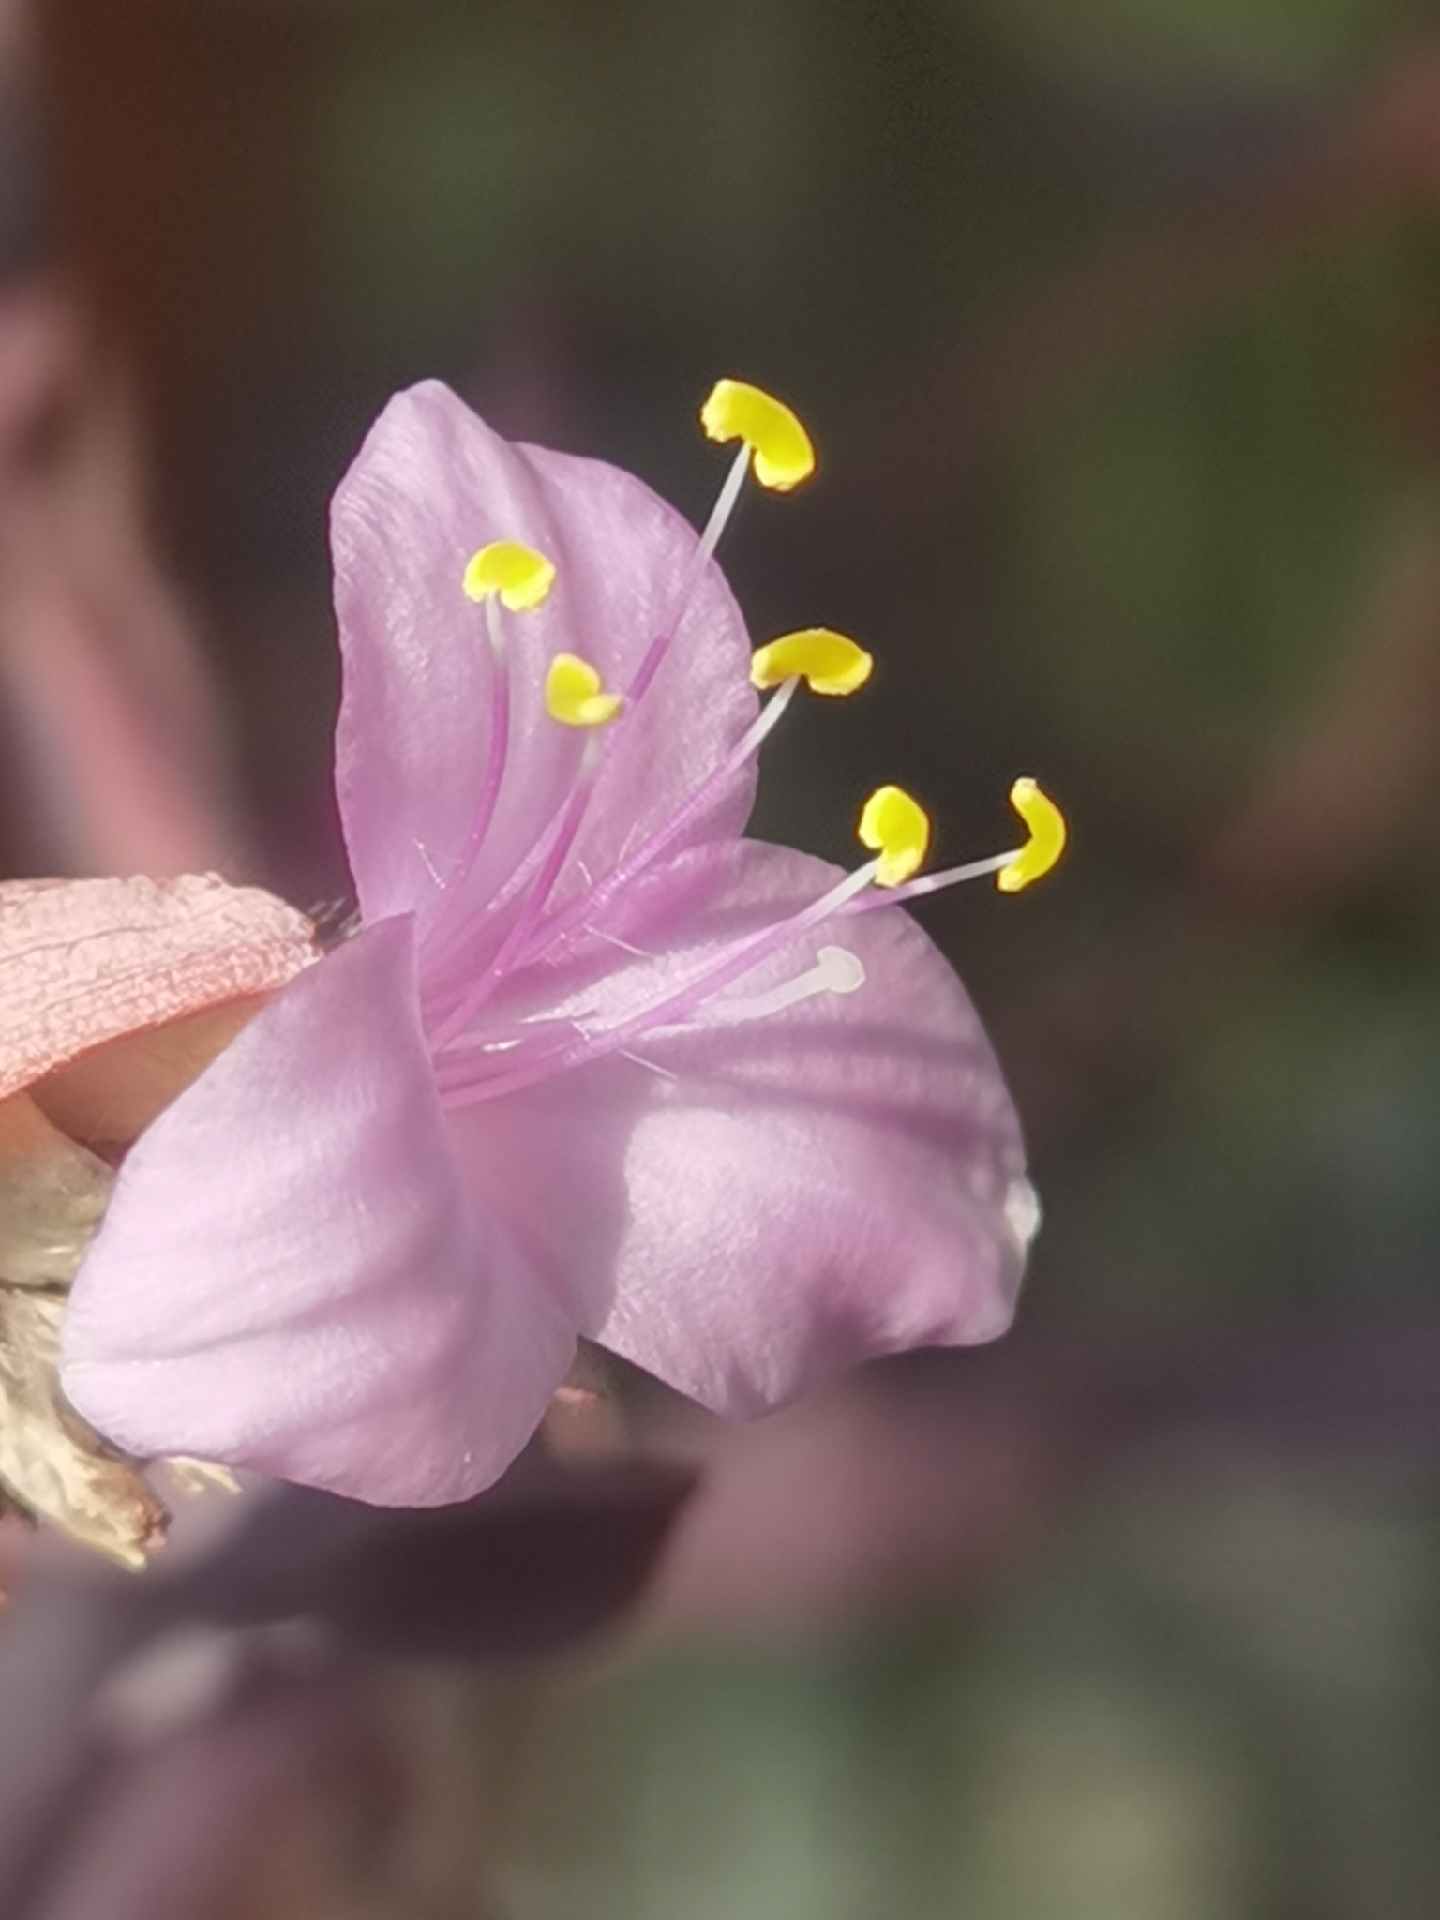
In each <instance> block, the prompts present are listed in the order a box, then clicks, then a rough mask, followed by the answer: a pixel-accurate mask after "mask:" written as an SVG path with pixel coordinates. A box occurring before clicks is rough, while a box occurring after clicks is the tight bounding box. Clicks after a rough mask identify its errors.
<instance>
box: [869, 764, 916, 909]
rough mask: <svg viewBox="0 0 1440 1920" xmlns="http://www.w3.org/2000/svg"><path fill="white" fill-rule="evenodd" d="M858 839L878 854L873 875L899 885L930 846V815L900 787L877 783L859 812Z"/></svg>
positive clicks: (880, 881)
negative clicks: (884, 785)
mask: <svg viewBox="0 0 1440 1920" xmlns="http://www.w3.org/2000/svg"><path fill="white" fill-rule="evenodd" d="M860 839H861V843H862V844H863V845H864V846H867V847H869V848H870V850H871V852H872V853H878V854H879V856H880V859H879V861H878V862H877V865H876V872H875V879H876V881H877V883H878V884H879V885H880V886H882V887H898V886H899V885H900V884H901V882H902V881H904V880H908V879H909V878H910V876H911V874H912V873H916V872H918V871H919V868H920V866H921V864H922V862H923V861H924V859H925V855H926V852H927V851H928V849H929V846H930V816H929V814H927V813H926V811H925V809H924V808H923V807H922V806H921V805H920V802H919V801H918V800H912V799H911V798H910V795H909V794H908V793H906V791H905V789H904V788H903V787H877V788H876V789H875V791H874V793H872V794H871V796H870V798H869V799H868V800H867V801H866V802H865V806H864V809H863V811H862V812H861V815H860Z"/></svg>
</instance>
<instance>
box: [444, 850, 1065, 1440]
mask: <svg viewBox="0 0 1440 1920" xmlns="http://www.w3.org/2000/svg"><path fill="white" fill-rule="evenodd" d="M682 865H683V866H685V867H686V868H689V869H693V868H695V867H697V866H711V867H714V868H717V869H718V873H717V874H716V875H714V876H712V878H713V879H714V881H715V884H714V885H713V886H712V888H711V889H710V890H709V891H710V895H711V897H710V903H709V905H708V906H707V907H706V908H705V909H704V910H703V911H702V912H700V913H699V914H697V916H696V917H695V919H694V920H693V921H692V922H691V923H690V924H689V925H687V927H686V928H685V930H684V940H683V944H680V945H675V946H672V948H671V950H670V951H669V952H667V953H666V954H665V955H664V957H663V959H662V960H659V961H657V962H656V963H655V964H654V965H653V966H647V965H646V964H645V963H638V964H637V965H635V966H634V967H631V968H627V969H626V970H625V971H623V972H620V973H614V974H612V975H611V977H610V978H609V979H608V980H607V981H605V982H604V983H602V984H601V985H600V986H598V987H595V988H593V989H592V994H591V1001H592V1005H596V1006H601V1005H603V1006H604V1007H605V1008H607V1009H613V1010H618V1009H619V1008H621V1007H623V1006H625V1005H627V1004H630V1005H633V1004H635V1003H636V1002H637V1001H643V1000H645V999H648V998H651V997H658V994H659V993H660V992H662V991H665V990H668V989H669V988H670V987H671V986H673V984H674V982H675V981H676V979H677V978H680V977H684V976H685V975H686V974H688V973H690V972H691V971H692V970H693V969H695V968H696V967H697V966H698V965H700V964H703V962H704V961H705V959H706V958H707V956H710V955H713V954H714V953H715V952H717V951H719V949H720V948H721V947H722V946H723V945H724V944H726V943H728V942H729V941H732V940H734V939H735V938H736V937H737V936H742V935H744V934H745V933H747V932H749V931H753V930H755V929H758V928H762V927H765V926H769V925H771V924H773V923H774V922H775V921H776V920H778V919H780V918H782V917H784V916H785V915H786V914H788V913H791V912H794V911H796V910H797V909H798V908H800V907H801V906H803V905H805V904H807V903H808V902H809V901H811V900H813V899H815V898H817V897H818V896H819V895H820V894H821V893H823V892H824V891H825V889H826V888H827V887H828V886H830V885H831V884H833V882H834V880H835V879H836V878H837V875H836V872H835V870H834V869H833V868H830V867H827V866H825V865H824V864H823V863H822V862H820V861H817V860H813V859H810V858H808V857H807V856H805V855H803V854H797V853H792V852H790V851H788V850H785V849H781V848H776V847H768V846H761V845H759V844H758V843H755V842H740V843H736V844H733V845H730V846H727V847H724V848H712V849H709V850H706V851H703V852H701V853H695V854H692V855H690V856H689V857H688V858H687V860H686V861H685V862H683V863H682ZM677 884H678V879H677ZM832 944H833V945H838V946H841V947H844V948H845V949H847V950H848V951H849V952H850V953H851V954H853V955H855V956H856V957H857V958H858V959H859V960H860V961H861V962H862V964H863V966H864V969H865V976H866V977H865V984H864V986H863V987H861V988H860V989H859V990H858V991H857V992H854V993H852V994H848V995H836V994H832V993H822V994H819V995H817V996H815V997H814V998H811V999H808V1000H804V1001H802V1002H800V1003H799V1004H797V1005H795V1006H793V1007H791V1008H789V1009H788V1010H786V1011H784V1012H771V1013H768V1014H766V1015H765V1016H764V1017H763V1018H758V1019H755V1020H753V1021H748V1020H746V1019H745V1018H744V1017H743V1015H744V1003H745V1001H746V1000H753V999H754V998H756V997H757V996H759V995H762V994H764V993H766V992H767V991H768V990H771V989H774V988H775V987H777V986H779V985H781V984H783V983H784V982H785V981H787V980H791V979H793V978H795V977H796V976H797V975H799V974H802V973H804V972H805V971H806V970H807V968H809V967H810V966H811V965H812V963H813V961H814V958H815V954H816V951H817V949H818V948H819V947H821V946H824V945H832ZM736 1016H740V1017H738V1018H737V1017H736ZM697 1018H698V1019H699V1020H700V1021H701V1022H704V1023H705V1024H702V1025H699V1026H692V1027H691V1028H689V1029H688V1030H686V1031H684V1032H680V1031H677V1030H676V1029H674V1028H670V1029H666V1030H663V1031H659V1032H656V1033H655V1034H653V1035H651V1036H649V1037H648V1038H646V1039H636V1040H635V1041H634V1042H633V1043H632V1044H631V1045H630V1046H629V1047H628V1048H627V1055H628V1056H629V1057H619V1056H613V1057H611V1058H609V1059H606V1060H603V1061H599V1062H597V1063H594V1064H592V1065H590V1066H586V1067H582V1068H579V1069H577V1070H576V1071H574V1072H573V1073H570V1074H567V1075H563V1076H561V1077H558V1078H557V1079H555V1080H552V1081H549V1082H545V1083H542V1084H540V1085H539V1086H536V1087H533V1088H530V1089H527V1090H524V1091H519V1092H515V1093H512V1094H510V1095H508V1096H506V1097H504V1098H502V1099H498V1100H495V1101H494V1102H489V1103H482V1104H479V1105H476V1106H472V1107H468V1108H460V1109H459V1110H457V1111H456V1112H455V1113H454V1114H453V1115H452V1116H451V1118H452V1128H453V1130H454V1132H455V1135H456V1138H457V1143H458V1144H459V1147H460V1152H461V1155H462V1157H463V1159H464V1162H465V1166H466V1169H467V1172H468V1174H469V1177H470V1181H471V1184H472V1187H473V1189H474V1191H475V1192H476V1195H477V1199H478V1200H479V1203H480V1204H481V1206H482V1207H483V1208H484V1209H485V1210H486V1212H487V1213H488V1214H491V1215H493V1216H495V1217H497V1218H500V1219H503V1220H504V1221H505V1222H506V1223H507V1225H508V1227H509V1229H510V1231H511V1232H512V1234H513V1235H515V1236H516V1237H517V1238H519V1239H522V1240H523V1241H524V1243H525V1244H526V1245H527V1246H528V1247H529V1248H530V1249H531V1251H532V1252H533V1254H534V1255H535V1257H536V1259H537V1261H538V1262H539V1263H540V1264H542V1265H543V1266H545V1267H546V1268H547V1270H549V1271H550V1272H551V1274H552V1284H554V1285H559V1284H562V1283H568V1284H570V1285H572V1286H576V1287H578V1288H579V1289H580V1290H581V1294H582V1298H583V1300H584V1311H585V1312H586V1315H587V1321H586V1329H585V1330H586V1331H587V1332H590V1333H591V1334H592V1335H593V1336H594V1337H595V1338H597V1339H599V1340H601V1341H602V1342H603V1343H604V1344H605V1345H607V1346H609V1347H611V1348H613V1349H614V1350H615V1351H616V1352H618V1353H621V1354H624V1355H625V1356H626V1357H627V1358H629V1359H631V1360H634V1361H636V1362H638V1364H639V1365H641V1366H643V1367H646V1368H648V1369H649V1370H650V1371H651V1372H653V1373H656V1374H658V1375H660V1376H661V1378H663V1379H665V1380H667V1381H669V1382H670V1384H671V1385H673V1386H676V1387H678V1388H680V1389H681V1390H682V1391H683V1392H685V1393H687V1394H689V1395H691V1396H692V1397H693V1398H695V1399H697V1400H700V1401H703V1402H704V1403H705V1404H706V1405H708V1406H710V1407H712V1408H714V1409H716V1410H717V1411H719V1412H724V1413H730V1414H752V1413H756V1412H758V1411H760V1410H762V1409H764V1408H767V1407H770V1406H774V1405H775V1404H777V1403H779V1402H781V1401H784V1400H787V1399H789V1398H791V1397H793V1396H794V1395H795V1394H797V1393H799V1392H801V1391H803V1390H804V1389H805V1388H806V1387H807V1386H808V1385H810V1384H811V1383H812V1382H814V1381H815V1380H816V1379H818V1378H820V1377H822V1376H824V1375H826V1374H828V1373H831V1372H834V1371H837V1370H839V1369H840V1368H843V1367H845V1366H847V1365H850V1364H853V1363H854V1362H856V1361H858V1360H862V1359H865V1358H867V1357H870V1356H872V1355H876V1354H882V1353H889V1352H895V1351H900V1350H903V1349H908V1348H911V1347H918V1346H926V1345H936V1344H939V1345H955V1344H968V1343H970V1342H973V1341H980V1340H987V1339H990V1338H993V1337H994V1336H995V1335H997V1334H999V1333H1001V1332H1002V1331H1003V1330H1004V1328H1005V1327H1006V1326H1007V1325H1008V1323H1009V1320H1010V1316H1011V1312H1012V1310H1013V1305H1014V1297H1015V1292H1016V1289H1017V1287H1018V1284H1019V1278H1020V1270H1021V1266H1022V1264H1023V1258H1024V1250H1025V1244H1026V1241H1027V1240H1028V1236H1029V1230H1030V1228H1031V1227H1032V1226H1033V1197H1032V1196H1031V1194H1030V1189H1029V1187H1028V1185H1027V1183H1026V1182H1025V1180H1024V1150H1023V1146H1022V1142H1021V1138H1020V1131H1019V1123H1018V1121H1017V1119H1016V1116H1015V1113H1014V1110H1013V1108H1012V1106H1011V1103H1010V1098H1009V1095H1008V1094H1007V1092H1006V1089H1005V1085H1004V1081H1003V1080H1002V1078H1001V1075H1000V1070H999V1068H998V1066H997V1065H996V1062H995V1058H994V1055H993V1054H992V1052H991V1049H990V1045H989V1043H988V1041H987V1040H986V1038H985V1035H984V1033H983V1031H982V1029H981V1026H980V1022H979V1018H978V1016H977V1015H976V1013H975V1011H974V1009H973V1007H972V1006H971V1005H970V1002H969V1000H968V999H967V997H966V995H965V991H964V989H963V988H962V987H961V985H960V982H959V981H958V979H957V978H956V976H955V974H954V972H953V971H952V969H951V968H950V966H949V965H948V964H947V963H946V961H945V960H944V958H943V957H942V956H941V954H940V953H939V952H938V951H937V949H936V948H935V947H934V946H933V944H932V943H931V942H930V940H929V939H928V938H927V937H926V935H925V934H924V933H923V932H922V931H921V930H920V928H919V927H918V926H917V925H916V924H915V923H914V922H913V921H912V920H911V919H910V918H909V916H908V915H907V914H906V913H904V912H903V911H902V910H901V909H899V908H896V909H895V910H894V911H890V912H877V913H865V914H859V915H856V916H855V917H853V918H850V919H845V918H841V919H839V920H837V921H836V922H834V923H832V924H831V925H828V926H826V927H824V928H822V929H821V930H820V931H819V932H818V933H815V934H812V935H810V936H809V937H808V939H807V940H805V941H803V942H800V943H797V944H795V945H792V946H791V948H790V949H789V950H788V951H787V952H781V953H778V954H775V955H772V956H771V958H770V959H768V960H767V961H766V962H765V963H764V964H763V965H762V966H760V967H757V968H756V969H755V970H754V972H753V973H751V974H749V975H747V976H746V977H745V978H744V979H743V980H742V981H740V982H738V983H736V984H735V985H734V986H733V987H732V988H729V989H727V991H726V994H725V995H724V996H723V998H722V1000H721V1001H720V1002H717V1003H716V1004H715V1006H713V1007H711V1008H710V1009H708V1010H703V1011H702V1012H701V1013H700V1014H699V1015H698V1016H697Z"/></svg>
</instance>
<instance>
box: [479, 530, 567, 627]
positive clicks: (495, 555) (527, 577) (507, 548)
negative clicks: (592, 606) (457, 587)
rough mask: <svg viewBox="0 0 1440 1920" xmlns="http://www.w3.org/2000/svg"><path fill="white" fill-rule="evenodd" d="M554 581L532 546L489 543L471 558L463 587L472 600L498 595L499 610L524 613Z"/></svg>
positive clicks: (549, 567)
mask: <svg viewBox="0 0 1440 1920" xmlns="http://www.w3.org/2000/svg"><path fill="white" fill-rule="evenodd" d="M554 581H555V568H554V565H553V563H552V562H551V561H549V560H547V559H546V558H545V556H544V554H543V553H537V552H536V551H535V549H534V547H522V546H521V544H520V542H519V541H518V540H492V541H491V542H490V544H489V546H488V547H481V549H480V551H479V552H478V553H473V554H471V556H470V560H469V563H468V564H467V566H466V568H465V578H464V582H463V584H464V588H465V591H466V593H467V594H468V595H469V596H470V598H471V599H472V600H488V599H489V598H490V595H491V594H492V593H498V594H499V596H500V604H501V606H502V607H509V609H510V611H511V612H512V613H524V612H527V611H528V610H529V609H530V608H531V607H538V606H540V605H541V604H542V603H543V601H544V599H545V596H546V594H548V593H549V591H550V588H551V587H552V585H553V584H554Z"/></svg>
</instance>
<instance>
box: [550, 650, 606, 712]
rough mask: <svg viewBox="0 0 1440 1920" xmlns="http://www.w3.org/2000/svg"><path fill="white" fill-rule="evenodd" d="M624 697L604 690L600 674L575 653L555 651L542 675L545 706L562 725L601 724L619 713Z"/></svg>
mask: <svg viewBox="0 0 1440 1920" xmlns="http://www.w3.org/2000/svg"><path fill="white" fill-rule="evenodd" d="M624 704H625V703H624V700H623V699H622V697H621V696H620V695H619V694H618V693H606V692H605V691H604V688H603V687H602V685H601V682H600V676H599V674H598V673H597V672H596V671H595V669H594V667H592V666H591V664H590V662H589V661H588V660H582V659H581V658H580V656H579V654H576V653H557V654H556V656H555V658H554V659H553V660H552V661H551V662H550V671H549V672H548V673H547V674H546V676H545V709H546V712H547V713H548V714H549V715H550V718H551V719H552V720H558V721H559V722H560V724H561V725H562V726H565V727H605V726H608V725H609V724H610V722H611V721H612V720H613V719H614V718H615V716H616V714H617V713H619V711H620V709H621V707H622V706H623V705H624Z"/></svg>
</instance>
